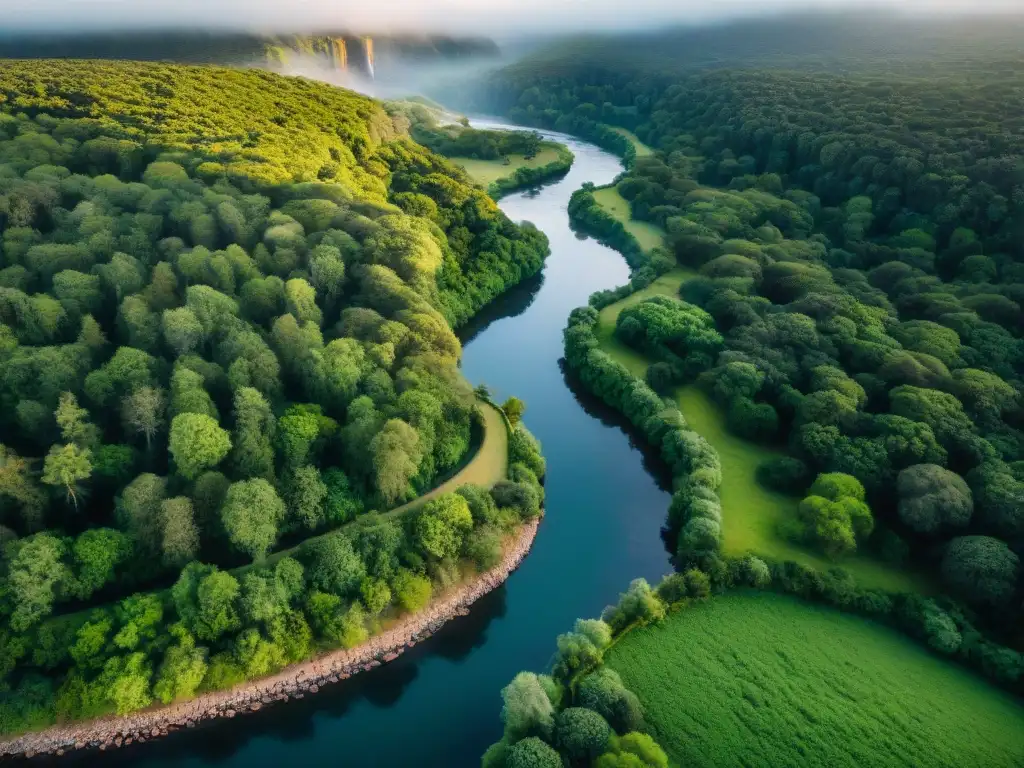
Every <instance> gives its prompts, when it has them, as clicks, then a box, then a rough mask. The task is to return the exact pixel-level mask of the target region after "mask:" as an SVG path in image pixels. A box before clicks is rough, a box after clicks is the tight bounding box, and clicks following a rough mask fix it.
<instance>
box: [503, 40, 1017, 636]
mask: <svg viewBox="0 0 1024 768" xmlns="http://www.w3.org/2000/svg"><path fill="white" fill-rule="evenodd" d="M790 22H792V23H794V24H795V25H796V27H797V28H798V29H800V28H801V27H800V24H801V22H799V21H794V20H787V22H786V23H787V24H789V23H790ZM814 23H816V22H813V21H812V22H806V23H805V26H804V30H803V31H805V32H806V31H808V27H807V25H810V28H813V24H814ZM907 23H908V24H909V22H907ZM900 24H903V22H900V23H898V24H896V26H897V27H898V28H903V29H904V30H906V29H907V27H906V26H903V27H900ZM1013 24H1014V22H1012V21H1011V22H1008V24H1007V25H1006V28H1004V29H995V28H993V26H992V25H988V26H985V25H980V26H979V27H978V29H972V35H970V36H968V37H969V38H970V40H966V38H965V40H966V41H965V40H961V41H959V42H955V43H954V42H951V43H950V46H949V48H948V50H944V51H943V52H942V53H940V54H937V55H935V56H930V57H928V58H927V60H925V58H923V57H922V56H921V54H922V53H924V52H925V51H923V50H921V49H919V48H917V47H915V46H918V44H919V43H920V41H921V40H922V39H927V40H933V41H934V39H952V37H953V36H954V32H955V30H954V29H953V28H952V27H951V26H947V27H941V26H940V25H935V26H929V27H926V29H925V32H924V33H922V34H921V35H917V36H915V37H914V39H915V42H914V43H913V44H911V45H910V47H909V48H908V49H907V51H905V52H904V55H900V56H894V57H891V58H889V59H886V60H885V61H884V62H883V61H881V60H879V59H877V58H872V56H873V55H874V54H877V53H878V52H879V50H880V49H881V48H884V47H885V46H886V45H888V44H890V43H891V44H892V45H893V46H894V45H895V43H894V38H893V37H892V35H890V34H889V33H879V35H878V36H875V37H871V38H868V37H867V36H863V35H862V37H861V39H860V47H859V48H857V47H856V46H855V45H854V42H851V41H856V39H857V33H858V27H857V26H856V25H854V26H853V28H852V29H851V30H847V31H846V32H843V33H840V32H837V31H836V28H835V27H832V28H831V32H830V35H833V36H835V35H839V36H840V37H842V39H843V40H844V41H847V42H845V43H842V44H840V43H838V42H837V43H836V45H835V46H834V52H835V53H836V56H835V57H834V58H833V59H831V60H829V61H828V62H826V61H825V60H823V59H822V58H821V57H820V56H817V55H815V54H814V50H818V47H819V40H818V38H814V39H813V40H812V41H811V42H805V43H803V44H802V45H800V46H797V47H796V48H795V49H794V51H795V52H796V53H798V54H801V58H800V63H801V67H800V68H799V69H782V67H783V66H786V67H788V66H789V65H790V64H791V63H792V62H791V61H789V60H788V59H786V58H785V57H784V56H783V55H782V54H781V53H779V52H777V51H774V50H773V49H772V47H771V44H767V43H764V42H763V41H764V40H773V39H774V36H773V35H771V34H769V33H768V30H767V29H765V28H764V27H763V26H762V27H761V28H760V30H759V32H758V35H757V38H758V39H759V40H762V42H761V43H760V44H758V45H751V46H750V47H749V48H743V46H741V45H739V43H740V42H741V41H742V40H744V39H746V37H745V35H746V34H748V33H750V29H749V28H745V27H743V26H742V25H741V26H740V27H738V28H732V27H730V28H729V29H730V30H731V33H732V35H733V37H731V38H730V37H729V36H728V35H727V34H726V31H724V30H718V31H715V30H711V31H700V32H677V33H674V37H672V36H671V35H669V34H668V33H664V34H662V35H659V36H655V38H654V39H652V40H650V41H648V42H649V43H650V44H649V45H648V44H645V45H639V44H638V43H640V42H643V41H644V40H643V39H642V38H629V37H623V38H617V39H616V38H611V39H606V40H603V41H589V42H585V43H580V44H579V45H577V46H575V47H574V46H571V45H567V46H563V47H562V48H561V49H560V50H558V51H554V50H553V51H549V52H546V53H542V54H540V55H538V56H537V57H535V58H528V59H526V60H525V61H523V62H521V63H519V64H516V65H513V66H511V67H509V68H507V69H506V70H503V71H501V72H499V73H497V74H496V75H494V76H493V78H492V79H491V81H490V82H489V83H488V93H489V94H490V95H489V97H488V98H490V100H491V101H490V103H491V104H492V105H493V106H494V107H495V108H499V109H503V110H504V111H506V112H507V114H509V115H510V116H511V117H513V118H515V119H517V120H520V121H523V122H526V123H528V124H534V125H542V126H549V127H553V128H558V129H560V130H567V131H570V132H575V133H579V134H582V135H584V136H591V137H596V138H598V139H599V138H601V137H602V136H607V135H608V134H609V128H608V126H609V125H619V126H622V127H626V128H629V129H630V130H633V131H635V133H636V134H637V135H638V136H639V137H640V139H641V140H643V141H645V142H647V143H648V144H650V145H651V146H653V147H655V148H656V149H658V150H660V151H658V152H657V153H656V154H655V155H653V156H651V157H645V158H637V159H635V160H634V161H633V163H632V167H631V169H630V171H629V172H628V173H627V174H626V175H625V176H624V177H622V178H621V179H620V180H619V181H618V185H617V188H618V191H619V192H620V193H621V195H622V196H623V197H625V198H626V199H627V200H628V201H629V202H630V205H631V209H632V213H633V216H634V217H635V218H638V219H642V220H646V221H650V222H652V223H655V224H657V225H660V226H661V227H663V228H664V230H665V232H666V246H667V248H668V250H669V252H670V254H669V255H670V256H671V257H674V258H675V259H676V260H678V262H679V263H680V264H682V265H685V266H688V267H691V268H695V269H699V270H700V277H699V278H698V279H696V280H690V281H687V282H686V283H685V284H684V286H683V288H682V298H683V299H684V300H685V302H686V303H685V304H683V305H678V304H677V303H676V302H672V301H670V300H665V301H663V302H660V301H659V300H656V299H650V300H648V301H646V302H644V303H643V304H641V305H639V306H637V307H634V308H633V309H632V310H631V311H630V312H623V314H622V316H620V318H619V328H618V331H617V333H618V336H619V338H620V339H621V340H623V341H624V342H625V343H627V344H631V345H633V346H636V347H637V348H638V349H641V350H643V351H644V352H645V353H647V354H649V355H652V356H653V357H654V358H655V359H657V360H660V361H661V362H662V364H659V365H657V366H652V375H654V376H655V377H656V379H657V381H653V382H652V383H654V384H656V385H658V386H659V387H661V388H664V387H665V386H669V385H671V384H672V383H673V382H675V383H679V382H684V381H691V380H695V379H696V380H697V381H698V382H699V383H700V384H701V385H703V386H705V387H706V388H707V389H708V391H709V392H710V393H711V394H712V395H713V396H714V397H715V398H716V399H717V400H719V402H721V403H722V405H723V407H724V408H726V409H727V411H728V414H729V422H730V425H731V427H732V428H733V429H734V430H735V431H736V432H737V433H739V434H741V435H743V436H745V437H748V438H750V439H752V440H757V441H763V442H766V443H769V444H782V445H787V446H788V447H789V449H790V458H787V459H782V460H778V461H776V462H773V463H772V464H770V465H766V466H765V467H763V468H762V470H763V471H762V478H763V480H764V482H766V483H768V484H770V485H772V486H773V487H776V488H779V489H781V490H785V491H787V492H792V493H795V494H800V495H804V494H808V496H809V498H808V501H807V502H805V503H804V505H802V507H801V509H802V510H803V511H802V513H801V516H802V517H804V518H805V519H804V520H803V521H802V522H803V530H796V531H792V532H790V533H791V534H792V535H795V536H801V535H803V536H806V537H807V538H808V539H809V540H810V542H811V543H812V544H813V545H815V546H818V547H820V548H821V549H823V550H824V551H826V552H829V553H830V554H833V555H836V556H839V555H841V554H842V553H843V552H848V551H850V550H851V549H855V548H856V547H857V546H858V545H859V544H861V543H863V542H864V540H867V539H868V538H869V535H868V534H870V533H872V530H873V535H871V536H870V545H872V546H874V547H875V548H876V550H878V551H882V552H884V553H885V554H886V555H887V556H888V557H890V558H894V559H895V560H897V561H899V560H901V559H903V558H906V557H907V556H908V555H910V556H913V557H915V558H916V559H918V560H921V561H925V562H928V563H931V564H932V565H934V567H935V568H936V570H938V571H941V573H942V576H943V580H944V582H945V584H946V585H947V587H948V588H949V589H950V590H951V591H952V592H953V593H954V594H956V595H958V596H960V597H962V598H964V599H965V600H967V601H968V602H969V603H971V604H972V605H973V606H974V607H975V608H976V609H977V610H979V611H980V612H981V613H982V614H984V615H986V616H987V617H988V619H990V620H992V621H993V625H994V626H996V627H998V628H999V629H1000V630H1003V631H1005V632H1006V633H1007V634H1006V636H1007V637H1011V636H1013V633H1014V632H1015V631H1016V629H1017V628H1019V624H1018V622H1019V617H1020V569H1019V553H1020V550H1021V547H1022V546H1024V517H1021V512H1022V510H1024V463H1022V460H1024V409H1022V400H1021V393H1022V389H1024V385H1022V381H1021V377H1022V375H1024V342H1022V339H1021V336H1022V329H1024V314H1022V309H1021V307H1022V305H1024V267H1022V259H1024V251H1022V250H1021V249H1022V243H1024V123H1022V122H1021V116H1020V115H1019V114H1017V113H1016V112H1014V111H1012V110H1008V109H1007V108H1006V105H1007V104H1009V103H1013V102H1014V101H1015V100H1017V99H1019V98H1020V95H1021V93H1022V92H1024V76H1022V74H1021V72H1022V69H1021V66H1020V53H1019V50H1017V49H1016V48H1015V47H1013V46H1008V45H1007V44H1006V43H1007V40H1008V39H1009V37H1008V35H1009V29H1010V28H1013V29H1016V27H1013ZM768 26H770V25H768ZM778 26H779V27H780V34H783V35H784V36H785V35H791V34H792V33H790V32H784V31H783V30H782V29H781V27H782V22H779V24H778ZM745 29H746V32H745V31H744V30H745ZM860 31H861V32H863V28H861V29H860ZM943 35H945V38H943ZM975 38H980V39H981V40H983V41H984V42H979V39H975ZM787 39H788V38H787ZM826 39H831V38H828V37H827V36H826ZM669 40H674V41H675V46H674V47H673V46H671V45H669V42H668V41H669ZM659 41H660V42H659ZM968 42H969V43H970V44H969V45H968ZM691 43H692V45H691ZM716 46H717V48H716ZM738 49H739V51H740V52H737V50H738ZM809 49H814V50H809ZM709 50H718V51H719V54H720V55H719V57H718V60H714V57H709V56H707V55H705V54H702V53H701V51H704V52H705V53H706V52H707V51H709ZM673 51H675V52H674V53H673ZM915 51H916V53H915ZM819 52H820V51H819ZM915 56H917V57H918V58H915ZM730 57H732V58H731V59H730ZM727 61H733V62H735V64H734V65H733V66H734V67H735V66H744V65H747V64H751V63H758V64H759V68H758V69H746V68H743V69H737V68H733V69H730V68H727V67H726V66H725V63H724V62H727ZM886 64H889V65H890V66H888V68H887V69H885V65H886ZM826 65H828V66H826ZM830 69H832V70H842V71H841V72H835V71H829V70H830ZM923 73H927V74H928V77H921V76H920V75H921V74H923ZM954 105H955V106H954ZM591 200H592V198H591ZM576 205H577V207H578V208H580V207H581V206H582V207H585V206H586V200H585V198H581V199H580V200H579V201H578V202H577V203H576ZM612 227H614V225H612ZM616 231H617V230H616ZM620 234H621V233H620ZM609 236H611V237H612V239H613V240H614V239H615V237H616V236H615V232H614V231H612V229H609ZM636 256H637V254H635V253H634V257H636ZM657 258H658V259H660V262H659V266H658V270H662V271H663V270H664V269H667V268H668V266H670V265H669V264H665V262H664V254H662V255H659V256H658V257H657ZM634 266H639V265H638V264H634ZM601 301H602V304H603V303H604V302H605V297H602V298H601ZM687 306H689V307H690V308H689V309H686V307H687ZM708 317H710V318H711V319H713V321H714V322H713V329H717V333H720V334H721V336H720V339H719V346H718V347H717V348H716V347H714V346H713V345H711V343H710V342H711V337H709V336H708V332H707V322H706V320H707V318H708ZM820 473H832V476H835V477H838V478H840V480H839V481H838V482H840V484H841V485H842V488H837V487H835V485H834V484H833V485H832V486H830V490H829V491H828V492H827V493H824V492H822V490H821V489H822V488H823V487H824V485H821V484H816V485H815V486H814V487H813V488H812V487H811V484H812V481H813V480H814V478H815V477H816V476H817V475H819V474H820ZM842 478H847V479H842ZM840 491H841V492H840ZM859 505H866V506H868V507H869V508H870V510H871V512H870V513H869V514H868V517H867V519H866V521H865V519H864V515H863V511H862V510H860V506H859ZM680 506H683V505H682V502H681V501H680ZM872 514H873V519H872ZM858 520H861V521H864V522H858ZM677 522H680V523H684V522H685V520H680V521H677Z"/></svg>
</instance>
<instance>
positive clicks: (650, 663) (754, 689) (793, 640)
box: [606, 592, 1024, 768]
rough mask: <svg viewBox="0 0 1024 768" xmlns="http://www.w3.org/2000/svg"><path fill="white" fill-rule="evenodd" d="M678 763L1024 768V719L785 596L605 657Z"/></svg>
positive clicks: (753, 596)
mask: <svg viewBox="0 0 1024 768" xmlns="http://www.w3.org/2000/svg"><path fill="white" fill-rule="evenodd" d="M606 663H607V664H608V665H609V666H610V667H612V668H613V669H615V670H616V671H617V672H618V673H619V674H620V675H621V676H622V680H623V682H624V683H625V684H626V686H627V687H629V688H630V689H631V690H633V691H634V692H635V693H636V694H637V696H639V697H640V701H641V702H642V703H643V705H644V707H645V709H646V712H647V715H646V719H647V724H648V726H649V727H650V728H651V732H652V735H653V736H654V737H655V738H656V739H657V740H658V741H659V742H660V743H661V745H662V746H663V747H664V748H665V750H666V751H667V752H668V754H669V757H670V758H671V760H672V762H673V764H675V765H680V766H688V767H699V766H726V765H729V766H747V767H748V768H752V767H753V766H772V768H779V767H780V766H823V767H824V766H828V767H829V768H839V767H841V766H850V767H851V768H854V767H856V768H866V767H867V766H878V767H879V768H893V767H894V766H915V768H932V767H933V766H935V767H937V766H949V767H950V768H953V767H954V766H956V767H957V768H959V767H960V766H985V768H1001V767H1003V766H1007V767H1009V766H1020V765H1022V761H1024V706H1022V705H1021V702H1020V701H1018V700H1017V699H1014V698H1013V697H1011V696H1010V695H1009V694H1005V693H1003V692H1002V691H1000V690H998V689H996V688H994V687H992V686H990V685H989V684H988V683H986V682H985V681H984V680H982V679H981V678H980V677H976V676H975V675H973V674H972V673H970V672H968V671H967V670H965V669H962V668H960V667H958V666H956V665H955V664H953V663H951V662H947V661H945V660H943V659H941V658H938V657H936V656H934V655H932V654H931V653H929V652H928V651H927V650H926V649H925V648H923V647H921V646H919V645H917V644H916V643H915V642H914V641H912V640H910V639H909V638H906V637H904V636H903V635H901V634H900V633H898V632H897V631H895V630H892V629H889V628H888V627H884V626H882V625H880V624H876V623H874V622H870V621H866V620H864V619H862V618H860V617H857V616H851V615H847V614H843V613H840V612H839V611H836V610H835V609H832V608H827V607H824V606H817V605H813V604H810V603H804V602H802V601H800V600H798V599H796V598H793V597H790V596H787V595H777V594H772V593H764V592H756V593H743V592H740V593H730V594H727V595H723V596H720V597H715V598H712V599H711V600H709V601H707V602H705V603H702V604H699V605H695V606H692V607H690V608H687V609H684V610H682V611H680V612H678V613H675V614H672V615H670V616H669V617H668V619H667V620H666V621H665V623H664V624H663V625H661V626H654V627H645V628H642V629H637V630H634V631H633V632H631V633H629V634H628V635H626V636H625V637H624V638H623V639H622V640H621V641H620V642H619V643H618V644H617V645H616V646H615V647H614V648H613V649H612V650H611V651H610V652H609V653H608V656H607V657H606Z"/></svg>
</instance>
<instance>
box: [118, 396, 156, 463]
mask: <svg viewBox="0 0 1024 768" xmlns="http://www.w3.org/2000/svg"><path fill="white" fill-rule="evenodd" d="M165 408H166V401H165V398H164V392H163V390H161V389H157V388H156V387H149V386H145V387H139V388H138V389H136V390H135V391H134V392H132V393H131V394H130V395H126V396H125V398H124V399H123V400H122V401H121V417H122V418H123V419H124V423H125V426H126V427H127V428H128V430H129V431H131V432H134V433H136V434H139V435H142V436H143V437H145V438H146V450H147V451H150V450H152V449H153V438H154V437H156V435H157V433H158V432H159V431H160V429H161V427H163V425H164V409H165Z"/></svg>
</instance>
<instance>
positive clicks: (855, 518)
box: [798, 472, 874, 557]
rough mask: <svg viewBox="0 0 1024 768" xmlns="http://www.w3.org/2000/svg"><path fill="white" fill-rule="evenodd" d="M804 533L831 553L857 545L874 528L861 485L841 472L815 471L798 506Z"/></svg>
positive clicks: (839, 553) (846, 550)
mask: <svg viewBox="0 0 1024 768" xmlns="http://www.w3.org/2000/svg"><path fill="white" fill-rule="evenodd" d="M798 515H799V519H800V522H801V523H802V524H803V526H804V536H805V537H806V538H807V539H808V540H809V541H811V542H812V543H814V544H816V545H817V546H820V547H821V548H822V550H824V551H825V553H826V554H828V555H829V556H830V557H838V556H840V555H844V554H847V553H850V552H853V551H855V550H856V548H857V542H858V541H863V540H864V539H865V538H867V536H868V535H870V533H871V531H872V529H873V528H874V519H873V518H872V516H871V510H870V509H869V508H868V505H867V504H866V503H865V502H864V486H863V485H861V483H860V481H858V480H857V479H856V478H855V477H852V476H851V475H846V474H843V473H841V472H831V473H826V474H821V475H818V479H817V480H815V481H814V484H813V485H812V486H811V490H810V495H808V496H807V497H806V498H805V499H804V500H803V501H802V502H800V507H799V508H798Z"/></svg>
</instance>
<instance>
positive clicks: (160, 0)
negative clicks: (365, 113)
mask: <svg viewBox="0 0 1024 768" xmlns="http://www.w3.org/2000/svg"><path fill="white" fill-rule="evenodd" d="M865 9H876V10H886V11H890V12H898V13H906V14H927V15H936V14H957V13H1011V12H1018V13H1019V12H1020V11H1021V5H1020V0H872V2H867V3H865V2H863V0H861V1H860V2H855V1H852V0H699V1H698V0H632V2H630V3H628V4H624V3H623V2H622V0H490V2H479V0H431V1H430V2H424V0H375V1H374V2H353V1H352V0H287V1H285V2H282V0H146V2H138V1H137V0H31V1H30V2H21V3H18V2H13V1H12V0H0V34H3V33H4V32H6V33H12V32H27V31H32V32H83V31H88V32H96V31H113V30H118V29H142V28H154V27H157V28H159V27H174V28H206V29H220V30H238V31H254V32H299V31H315V30H321V29H323V30H328V29H329V30H351V31H356V32H365V33H381V32H394V33H432V32H458V33H467V34H468V33H478V34H488V35H491V36H494V37H498V38H501V37H507V36H514V35H519V34H524V33H551V34H557V33H564V32H570V31H571V32H587V31H601V30H611V29H614V30H624V29H631V30H635V29H642V28H649V27H652V26H657V25H663V24H683V23H685V24H699V23H708V22H714V21H726V20H730V19H735V18H739V17H743V16H757V15H766V14H772V13H780V12H786V11H796V10H807V11H821V10H865Z"/></svg>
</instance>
